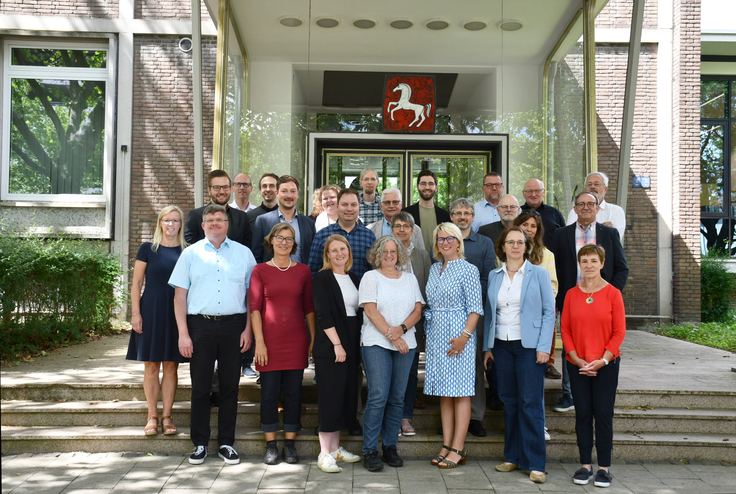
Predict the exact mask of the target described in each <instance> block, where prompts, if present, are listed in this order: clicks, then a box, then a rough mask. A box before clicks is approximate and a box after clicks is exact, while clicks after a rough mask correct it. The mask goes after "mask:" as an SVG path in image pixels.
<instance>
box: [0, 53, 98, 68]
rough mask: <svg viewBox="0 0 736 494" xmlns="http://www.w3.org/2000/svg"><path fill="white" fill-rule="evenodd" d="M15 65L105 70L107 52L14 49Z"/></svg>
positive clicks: (13, 61)
mask: <svg viewBox="0 0 736 494" xmlns="http://www.w3.org/2000/svg"><path fill="white" fill-rule="evenodd" d="M12 52H13V58H12V64H13V65H31V66H36V67H85V68H92V69H104V68H105V67H106V63H107V51H105V50H53V49H48V48H13V49H12Z"/></svg>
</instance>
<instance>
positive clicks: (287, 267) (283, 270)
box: [271, 259, 291, 273]
mask: <svg viewBox="0 0 736 494" xmlns="http://www.w3.org/2000/svg"><path fill="white" fill-rule="evenodd" d="M271 264H273V265H274V267H275V268H276V269H278V270H279V271H281V272H282V273H284V272H286V271H288V270H289V268H290V267H291V259H289V264H288V265H287V266H286V268H284V269H281V268H280V267H279V265H278V264H276V261H274V260H273V259H271Z"/></svg>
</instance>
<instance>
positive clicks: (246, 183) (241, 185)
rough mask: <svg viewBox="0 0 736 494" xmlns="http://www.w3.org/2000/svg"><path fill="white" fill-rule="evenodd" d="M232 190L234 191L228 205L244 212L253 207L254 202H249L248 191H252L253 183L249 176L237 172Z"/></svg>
mask: <svg viewBox="0 0 736 494" xmlns="http://www.w3.org/2000/svg"><path fill="white" fill-rule="evenodd" d="M233 192H235V194H234V196H235V198H234V199H233V202H231V203H230V207H231V208H234V209H239V210H241V211H242V212H244V213H247V212H248V211H250V210H251V209H255V208H256V206H255V204H252V203H251V202H250V193H251V192H253V183H252V182H251V181H250V177H249V176H248V175H246V174H245V173H238V174H237V175H235V179H234V180H233Z"/></svg>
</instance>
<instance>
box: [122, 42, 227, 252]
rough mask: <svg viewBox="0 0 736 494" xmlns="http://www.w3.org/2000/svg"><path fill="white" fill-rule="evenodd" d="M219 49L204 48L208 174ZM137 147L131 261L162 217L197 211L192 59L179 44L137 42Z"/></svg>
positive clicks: (134, 147)
mask: <svg viewBox="0 0 736 494" xmlns="http://www.w3.org/2000/svg"><path fill="white" fill-rule="evenodd" d="M216 52H217V44H216V40H215V39H214V38H205V39H204V40H203V46H202V58H203V64H202V65H203V66H202V74H203V96H202V99H203V104H204V108H203V110H204V112H203V113H204V115H203V120H204V169H205V174H206V173H207V171H208V170H210V169H211V167H212V129H213V122H214V99H215V95H214V93H215V60H216ZM134 70H135V77H134V81H135V82H134V86H133V91H134V95H133V142H132V146H131V155H132V163H131V166H132V174H131V184H132V186H131V198H130V199H131V200H130V204H131V209H130V218H129V219H128V221H130V244H129V248H130V255H131V257H132V258H134V257H135V254H136V252H138V247H139V246H140V244H141V242H144V241H148V240H150V239H151V238H152V237H153V231H154V229H155V227H156V218H157V216H158V213H159V211H160V210H161V209H162V208H163V207H164V206H166V205H168V204H176V205H177V206H179V207H180V208H181V209H182V210H183V211H184V214H185V215H186V214H187V213H188V212H189V210H190V209H191V208H192V207H193V206H194V143H193V140H192V139H193V131H194V123H193V116H192V55H191V52H190V53H184V52H182V51H181V50H179V38H178V37H167V36H141V37H136V39H135V66H134Z"/></svg>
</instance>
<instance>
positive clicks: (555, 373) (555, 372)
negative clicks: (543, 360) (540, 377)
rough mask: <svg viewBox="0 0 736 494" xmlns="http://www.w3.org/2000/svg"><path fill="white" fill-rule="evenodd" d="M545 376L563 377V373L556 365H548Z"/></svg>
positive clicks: (551, 377)
mask: <svg viewBox="0 0 736 494" xmlns="http://www.w3.org/2000/svg"><path fill="white" fill-rule="evenodd" d="M544 377H546V378H547V379H562V374H560V371H558V370H557V369H555V366H554V365H548V366H547V371H546V372H545V373H544Z"/></svg>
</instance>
